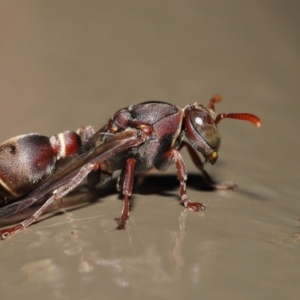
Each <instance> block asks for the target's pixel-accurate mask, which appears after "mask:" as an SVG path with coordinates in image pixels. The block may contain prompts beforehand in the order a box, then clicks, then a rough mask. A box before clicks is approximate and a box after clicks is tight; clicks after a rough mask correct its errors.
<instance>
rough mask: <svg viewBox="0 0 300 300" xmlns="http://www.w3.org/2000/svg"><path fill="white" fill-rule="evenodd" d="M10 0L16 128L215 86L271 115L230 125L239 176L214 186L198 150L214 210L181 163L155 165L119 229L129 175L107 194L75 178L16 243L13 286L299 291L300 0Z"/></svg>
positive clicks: (78, 293)
mask: <svg viewBox="0 0 300 300" xmlns="http://www.w3.org/2000/svg"><path fill="white" fill-rule="evenodd" d="M0 8H1V9H0V24H1V26H0V37H1V45H0V66H1V72H0V95H1V97H0V99H1V100H0V101H1V102H0V103H1V110H0V116H1V124H2V126H1V131H0V139H1V141H4V140H6V139H8V138H10V137H12V136H15V135H18V134H23V133H29V132H38V133H41V134H45V135H48V136H51V135H52V134H55V133H58V132H61V131H64V130H67V129H70V130H75V129H76V128H78V127H80V126H82V125H93V126H95V128H99V127H100V126H102V125H103V124H104V123H105V122H106V121H107V120H108V119H109V118H110V117H111V116H112V115H113V113H114V112H115V111H116V110H117V109H119V108H122V107H124V106H128V105H130V104H134V103H139V102H142V101H146V100H152V99H155V100H161V101H168V102H171V103H173V104H176V105H179V106H181V107H184V106H185V105H187V104H189V103H193V102H196V101H197V102H199V103H203V104H206V103H207V102H208V100H209V98H210V97H211V96H212V95H213V94H215V93H221V94H222V95H223V101H222V102H221V103H220V104H218V105H217V106H216V109H217V112H218V113H220V112H249V113H253V114H257V115H258V116H259V117H260V118H261V120H262V127H261V128H260V129H257V128H255V127H254V126H252V125H250V124H248V123H246V122H240V121H236V120H224V121H222V122H221V123H220V125H219V126H218V127H219V129H220V132H221V134H222V145H221V148H220V152H219V160H218V162H217V163H216V165H214V166H213V167H211V166H207V170H208V172H210V174H212V175H213V177H214V178H215V179H217V180H234V181H236V182H237V184H238V186H239V190H238V191H236V192H233V191H217V192H212V191H207V190H205V188H204V187H203V182H202V179H201V176H200V175H199V174H198V172H197V170H196V168H195V167H194V166H193V164H192V162H191V160H190V158H189V157H188V154H187V153H186V152H185V151H183V156H184V158H185V162H186V165H187V168H188V171H189V181H188V194H189V197H190V198H191V199H192V200H194V201H201V202H203V203H205V204H206V210H205V212H203V213H193V212H190V211H185V210H184V208H182V207H181V206H180V205H179V200H178V190H179V183H178V182H177V180H176V172H175V169H174V168H171V169H170V170H168V172H167V173H158V172H150V173H149V174H148V176H147V177H146V178H145V180H144V181H143V182H142V183H141V185H140V186H138V187H137V188H136V191H135V194H134V197H133V210H132V212H131V218H130V221H129V223H128V226H127V229H126V230H125V231H117V230H115V227H116V224H115V221H114V218H115V217H118V216H119V214H120V210H121V207H122V203H121V201H119V200H118V199H119V198H118V193H117V192H116V190H115V189H114V186H113V185H114V183H115V182H111V183H110V184H109V185H108V186H107V187H105V188H103V189H102V190H100V191H99V192H98V193H96V194H91V193H89V192H87V190H86V189H84V187H83V188H82V189H79V190H77V191H76V192H74V193H72V195H71V196H70V197H68V198H67V199H64V201H63V205H64V206H65V209H64V210H60V211H58V213H56V214H55V212H54V213H53V212H52V213H50V214H47V215H46V216H44V218H43V220H42V221H41V222H38V223H37V224H35V225H33V226H31V227H29V228H28V229H27V230H25V231H24V232H21V233H19V234H17V235H15V236H13V237H11V238H9V239H8V240H6V241H4V242H1V243H0V249H1V250H0V251H1V257H0V262H1V272H0V288H1V293H2V295H5V296H7V297H8V296H9V298H10V299H17V298H20V297H22V299H33V297H34V298H36V299H37V298H43V299H99V298H100V299H119V298H121V297H122V299H141V298H142V297H143V298H145V299H154V298H155V299H183V298H185V299H195V298H196V297H197V298H200V297H202V298H203V299H218V298H221V297H222V299H283V298H286V299H298V296H297V295H299V292H300V287H299V275H300V271H299V270H300V259H299V247H300V234H299V233H297V232H300V228H299V227H300V221H299V219H300V205H299V176H298V173H299V172H298V170H299V167H300V166H299V159H298V156H299V142H298V139H297V138H298V129H299V126H300V121H299V108H300V105H299V103H300V102H299V100H298V94H299V87H298V85H299V84H298V83H299V79H300V76H299V53H300V51H299V50H300V49H299V38H298V35H299V5H298V4H297V3H296V2H292V1H289V2H285V1H276V2H269V1H261V2H251V3H250V2H249V3H242V2H238V1H228V2H224V1H215V2H210V3H201V2H200V1H185V2H183V1H182V2H180V1H175V2H174V1H147V2H146V1H145V2H141V1H129V2H128V1H127V2H126V3H125V2H124V1H114V2H110V1H102V2H101V3H100V2H97V3H96V2H92V1H84V2H82V3H75V2H74V1H60V2H59V3H56V2H55V3H54V2H52V1H46V2H45V1H42V2H41V1H26V2H22V3H20V2H13V1H4V2H2V3H1V4H0ZM91 200H93V201H91ZM69 204H77V206H76V205H75V206H69ZM56 206H57V207H61V204H60V203H57V204H56ZM64 211H65V212H64ZM61 212H64V213H61ZM18 217H20V218H21V217H22V216H18ZM10 221H11V220H10ZM1 224H6V223H5V222H3V221H2V223H1Z"/></svg>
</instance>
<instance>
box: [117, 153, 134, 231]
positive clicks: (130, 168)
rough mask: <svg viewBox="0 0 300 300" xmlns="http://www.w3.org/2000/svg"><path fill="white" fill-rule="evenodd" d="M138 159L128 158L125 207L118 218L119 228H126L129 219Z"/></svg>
mask: <svg viewBox="0 0 300 300" xmlns="http://www.w3.org/2000/svg"><path fill="white" fill-rule="evenodd" d="M135 164H136V161H135V159H134V158H128V159H127V162H126V167H125V171H124V172H123V171H122V173H123V174H124V182H123V209H122V214H121V217H120V218H116V221H117V223H118V227H117V229H125V225H126V222H127V220H128V219H129V209H130V207H129V197H130V196H131V194H132V188H133V181H134V170H135Z"/></svg>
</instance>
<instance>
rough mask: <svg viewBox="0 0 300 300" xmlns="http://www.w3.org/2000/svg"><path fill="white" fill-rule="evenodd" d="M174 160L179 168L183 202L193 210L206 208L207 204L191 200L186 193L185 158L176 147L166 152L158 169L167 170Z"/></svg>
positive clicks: (178, 175)
mask: <svg viewBox="0 0 300 300" xmlns="http://www.w3.org/2000/svg"><path fill="white" fill-rule="evenodd" d="M172 162H175V165H176V169H177V177H178V179H179V181H180V200H181V203H182V204H183V205H184V206H185V207H186V208H189V209H191V210H193V211H199V210H204V209H205V205H203V204H202V203H200V202H191V201H190V200H189V199H188V196H187V193H186V180H187V171H186V167H185V164H184V161H183V158H182V156H181V154H180V152H179V151H178V150H176V149H172V150H170V151H168V152H166V153H165V154H164V155H163V157H162V158H161V160H160V161H159V163H157V164H156V167H157V169H159V170H165V169H166V168H167V166H169V165H170V164H171V163H172Z"/></svg>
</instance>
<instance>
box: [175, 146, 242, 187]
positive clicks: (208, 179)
mask: <svg viewBox="0 0 300 300" xmlns="http://www.w3.org/2000/svg"><path fill="white" fill-rule="evenodd" d="M183 147H186V148H187V150H188V152H189V154H190V156H191V158H192V161H193V163H194V164H195V166H196V167H197V168H198V169H199V170H200V171H201V172H202V176H203V178H204V180H205V182H206V183H207V184H208V185H209V186H210V187H212V188H214V189H217V190H227V189H230V190H236V189H237V185H236V184H235V183H234V182H233V181H223V182H215V181H214V180H213V179H212V178H211V177H210V176H209V175H208V173H207V172H206V171H205V169H204V164H203V162H202V161H201V158H200V157H199V155H198V153H197V152H196V150H195V149H194V148H193V147H192V146H191V145H190V144H189V143H187V142H186V141H183V142H182V143H181V146H180V149H179V150H181V149H182V148H183Z"/></svg>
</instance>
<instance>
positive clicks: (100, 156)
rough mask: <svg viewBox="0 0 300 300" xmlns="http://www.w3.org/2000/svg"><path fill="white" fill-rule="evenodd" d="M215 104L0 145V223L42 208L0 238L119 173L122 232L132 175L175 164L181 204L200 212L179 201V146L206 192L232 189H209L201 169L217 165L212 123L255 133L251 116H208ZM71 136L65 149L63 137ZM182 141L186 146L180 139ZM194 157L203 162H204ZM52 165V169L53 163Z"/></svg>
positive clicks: (122, 114) (148, 107) (120, 115)
mask: <svg viewBox="0 0 300 300" xmlns="http://www.w3.org/2000/svg"><path fill="white" fill-rule="evenodd" d="M220 100H221V97H220V96H218V95H217V96H215V97H213V98H212V99H211V100H210V102H209V104H208V105H207V106H203V105H199V104H197V103H194V104H190V105H187V106H186V107H185V108H183V109H182V108H180V107H177V106H174V105H172V104H169V103H166V102H158V101H149V102H144V103H140V104H137V105H132V106H129V107H128V108H123V109H121V110H119V111H117V112H116V113H115V115H114V116H113V117H112V118H111V119H110V120H109V122H108V124H107V125H106V126H104V127H103V128H101V129H100V130H99V131H97V132H96V133H94V132H93V131H92V129H91V127H90V126H87V127H85V128H82V129H80V130H78V131H77V133H74V132H66V133H64V134H60V135H57V136H55V137H53V138H51V139H48V138H46V137H43V136H41V135H37V134H31V135H24V136H19V137H16V138H13V139H11V140H9V141H7V142H5V143H4V144H2V145H1V146H0V185H1V190H0V195H1V196H2V198H3V200H2V201H4V202H5V205H4V206H3V207H2V208H0V218H4V217H7V216H9V215H12V214H14V213H17V212H19V211H21V210H23V209H24V208H26V207H29V206H30V205H32V204H33V203H35V202H36V201H39V200H41V199H45V200H46V202H45V203H44V204H43V206H42V207H41V208H40V209H39V210H38V211H37V212H36V213H35V214H34V215H33V216H31V217H30V218H28V219H26V220H24V221H23V222H21V223H19V224H17V225H15V226H13V227H10V228H6V229H3V230H1V231H0V238H2V239H5V238H6V237H7V236H9V235H11V234H13V233H15V232H17V231H19V230H21V229H23V228H25V227H27V226H29V225H30V224H32V223H33V222H35V221H36V220H37V218H38V217H39V216H40V215H41V214H42V212H43V211H44V210H45V209H46V208H47V207H48V206H49V205H50V204H51V203H52V202H53V201H54V200H56V199H60V198H62V197H63V196H65V195H66V194H67V193H68V192H70V191H71V190H73V189H74V188H75V187H76V186H77V185H78V184H79V183H80V182H81V181H82V180H83V179H84V178H85V176H87V175H88V182H89V183H90V184H91V185H93V186H96V185H98V184H101V183H103V182H105V181H106V180H108V179H110V178H111V176H112V174H113V172H114V171H116V170H121V175H120V177H119V179H118V184H117V188H118V190H121V191H122V193H123V210H122V213H121V217H120V218H118V219H117V222H118V229H123V228H124V227H125V224H126V222H127V220H128V218H129V197H130V195H131V193H132V188H133V181H134V175H135V172H145V171H147V170H149V169H151V168H153V167H154V168H156V169H158V170H161V171H164V170H166V169H167V168H168V167H169V166H170V165H171V164H172V163H175V165H176V169H177V177H178V179H179V181H180V198H181V203H182V204H183V205H184V206H185V207H186V208H189V209H191V210H194V211H198V210H204V209H205V206H204V205H203V204H201V203H198V202H191V201H190V200H189V199H188V197H187V194H186V180H187V171H186V168H185V164H184V161H183V159H182V156H181V154H180V149H181V148H182V147H187V150H188V152H189V154H190V156H191V158H192V160H193V162H194V163H195V165H196V166H197V167H198V169H199V170H200V171H201V172H202V174H203V177H204V179H205V180H206V182H207V183H208V184H209V185H211V186H212V187H214V188H216V189H228V188H229V189H234V188H235V187H236V185H235V184H234V183H233V182H224V183H216V182H214V181H213V180H212V179H211V178H210V176H209V175H208V174H207V173H206V171H205V170H204V163H205V162H209V163H211V164H214V163H215V162H216V161H217V158H218V149H219V146H220V133H219V131H218V129H217V124H218V123H219V122H220V120H222V119H225V118H232V119H239V120H247V121H250V122H252V123H253V124H255V125H256V126H258V127H259V126H260V124H261V123H260V120H259V118H258V117H256V116H254V115H252V114H248V113H228V114H226V113H222V114H219V115H216V113H215V107H214V104H215V103H216V102H219V101H220ZM71 133H72V137H73V139H72V142H70V141H69V140H68V138H65V136H66V137H68V136H69V135H71ZM184 136H185V137H186V138H187V140H188V141H184V140H183V138H184ZM66 141H67V142H66ZM68 141H69V142H68ZM65 145H67V147H66V148H65ZM68 148H70V149H72V150H70V151H69V153H68V151H67V150H62V149H68ZM35 150H37V151H35ZM197 151H198V152H200V153H201V154H202V155H203V157H204V162H202V160H201V158H200V157H199V155H198V153H197ZM59 158H61V159H60V161H59V162H60V164H57V163H56V161H57V160H58V159H59ZM17 165H20V166H21V167H20V169H19V171H16V172H15V171H13V170H12V169H13V168H14V166H17Z"/></svg>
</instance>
